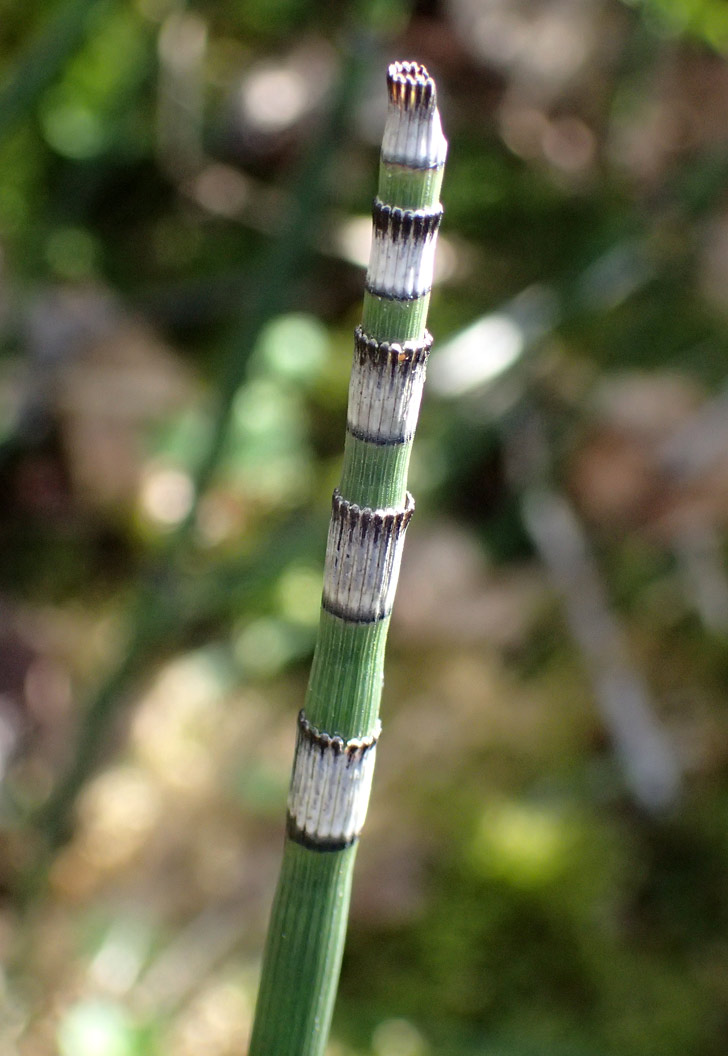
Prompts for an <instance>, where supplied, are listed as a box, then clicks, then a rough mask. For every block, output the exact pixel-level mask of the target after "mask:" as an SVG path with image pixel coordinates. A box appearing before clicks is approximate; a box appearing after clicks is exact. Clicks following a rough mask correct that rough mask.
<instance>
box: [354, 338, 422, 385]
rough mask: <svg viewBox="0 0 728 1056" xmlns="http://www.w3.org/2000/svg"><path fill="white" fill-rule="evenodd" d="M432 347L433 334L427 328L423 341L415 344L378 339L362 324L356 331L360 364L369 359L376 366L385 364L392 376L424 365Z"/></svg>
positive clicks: (364, 363)
mask: <svg viewBox="0 0 728 1056" xmlns="http://www.w3.org/2000/svg"><path fill="white" fill-rule="evenodd" d="M431 348H432V334H431V333H430V332H429V330H425V334H424V338H423V340H422V343H421V344H419V345H415V344H413V343H408V342H405V343H404V344H400V342H398V341H377V340H376V338H373V337H369V335H368V334H365V333H364V331H363V330H362V328H361V327H360V326H357V328H356V330H355V331H354V350H355V353H356V356H357V359H358V361H359V365H360V366H362V367H363V366H365V365H366V363H367V361H369V362H370V363H371V364H372V365H373V366H374V367H381V366H382V365H383V364H385V365H386V366H387V367H389V370H390V372H391V375H392V378H394V376H395V375H396V373H397V371H398V370H402V371H405V372H406V371H408V370H410V369H412V368H414V367H418V366H420V365H424V364H425V363H426V362H427V357H428V356H429V354H430V349H431Z"/></svg>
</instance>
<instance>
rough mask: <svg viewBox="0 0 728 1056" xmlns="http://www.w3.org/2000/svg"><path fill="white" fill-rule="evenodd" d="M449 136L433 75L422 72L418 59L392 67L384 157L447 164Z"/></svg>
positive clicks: (419, 164)
mask: <svg viewBox="0 0 728 1056" xmlns="http://www.w3.org/2000/svg"><path fill="white" fill-rule="evenodd" d="M446 156H447V140H446V139H445V137H444V136H443V134H442V125H441V124H440V114H439V113H438V110H437V106H436V100H435V85H434V83H433V81H432V80H431V78H429V77H427V78H425V79H423V78H422V76H421V70H420V67H418V66H417V64H416V63H399V64H397V68H396V69H395V67H394V66H390V68H389V109H388V112H387V121H386V124H385V126H384V138H383V139H382V160H383V161H384V162H389V163H390V164H395V165H406V166H408V167H409V168H412V169H435V168H439V166H440V165H444V164H445V158H446Z"/></svg>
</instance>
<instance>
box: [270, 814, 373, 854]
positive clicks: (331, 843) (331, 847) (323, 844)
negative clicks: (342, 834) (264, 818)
mask: <svg viewBox="0 0 728 1056" xmlns="http://www.w3.org/2000/svg"><path fill="white" fill-rule="evenodd" d="M286 836H287V837H288V839H289V840H293V842H294V843H299V844H300V845H301V847H306V848H307V849H308V850H309V851H323V852H326V851H345V850H346V848H347V847H352V846H353V845H354V844H355V843H356V841H357V840H358V839H359V834H358V833H357V835H356V836H352V838H351V839H350V840H336V839H332V838H331V837H330V836H328V837H326V839H316V837H315V836H311V835H310V834H309V833H308V832H303V831H302V830H301V829H299V827H298V825H297V824H296V819H295V818H293V817H291V815H290V814H287V815H286Z"/></svg>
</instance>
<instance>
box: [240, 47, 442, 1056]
mask: <svg viewBox="0 0 728 1056" xmlns="http://www.w3.org/2000/svg"><path fill="white" fill-rule="evenodd" d="M387 84H388V89H389V109H388V115H387V122H386V126H385V130H384V139H383V142H382V155H381V165H380V172H379V188H378V195H377V197H376V199H375V201H374V208H373V240H372V250H371V256H370V261H369V268H368V271H367V278H366V290H365V294H364V311H363V318H362V324H361V326H360V327H359V328H358V329H357V331H356V334H355V347H354V362H353V368H352V374H351V383H350V386H349V407H348V414H347V432H346V445H345V450H344V464H343V468H342V479H341V484H340V487H339V488H338V489H337V490H336V491H335V492H334V498H333V504H332V514H331V523H330V526H329V534H328V541H327V546H326V560H325V570H324V588H323V597H322V603H321V620H320V625H319V633H318V640H317V644H316V650H315V654H314V659H313V665H312V668H311V677H310V680H309V686H308V692H307V694H306V701H305V707H304V709H303V710H302V711H301V712H300V714H299V717H298V739H297V743H296V752H295V757H294V763H293V774H292V778H291V786H290V791H289V796H288V821H287V828H286V842H285V848H284V855H283V865H282V868H281V874H280V878H279V881H278V888H277V891H276V896H275V900H274V903H273V909H272V913H271V921H270V925H269V931H268V940H267V945H266V950H265V955H264V959H263V970H262V976H261V982H260V991H259V994H258V1004H257V1008H256V1015H255V1022H254V1025H253V1034H252V1038H251V1043H250V1050H249V1056H321V1054H322V1053H323V1051H324V1048H325V1045H326V1040H327V1037H328V1032H329V1026H330V1022H331V1014H332V1011H333V1005H334V999H335V996H336V988H337V984H338V978H339V969H340V966H341V954H342V950H343V945H344V938H345V934H346V922H347V915H348V907H349V895H350V891H351V878H352V870H353V865H354V858H355V855H356V845H357V839H358V837H359V833H360V832H361V829H362V826H363V824H364V818H365V815H366V810H367V804H368V800H369V790H370V787H371V780H372V773H373V769H374V757H375V752H376V745H377V740H378V737H379V731H380V723H379V701H380V696H381V689H382V679H383V669H384V648H385V643H386V637H387V631H388V627H389V618H390V614H391V611H392V604H393V601H394V593H395V590H396V585H397V576H398V573H399V563H400V559H401V556H402V547H403V544H404V536H405V532H406V529H407V525H408V523H409V521H410V518H411V516H412V512H413V509H414V501H413V499H412V496H411V495H410V494H409V493H408V492H407V469H408V465H409V456H410V450H411V447H412V440H413V437H414V432H415V426H416V424H417V416H418V413H419V407H420V400H421V398H422V387H423V384H424V380H425V367H426V362H427V356H428V354H429V351H430V346H431V344H432V338H431V337H430V335H429V334H428V332H427V330H426V329H425V322H426V318H427V308H428V304H429V298H430V287H431V284H432V270H433V264H434V252H435V242H436V238H437V230H438V227H439V224H440V218H441V216H442V206H441V205H440V202H439V196H440V186H441V183H442V173H443V166H444V163H445V155H446V152H447V143H446V141H445V139H444V137H443V135H442V129H441V127H440V117H439V113H438V110H437V103H436V97H435V83H434V81H433V80H432V78H431V77H430V76H429V74H428V73H427V70H426V69H425V68H424V66H421V65H419V64H418V63H414V62H398V63H393V64H392V65H391V66H390V67H389V70H388V76H387Z"/></svg>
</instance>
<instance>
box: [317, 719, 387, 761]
mask: <svg viewBox="0 0 728 1056" xmlns="http://www.w3.org/2000/svg"><path fill="white" fill-rule="evenodd" d="M297 721H298V730H299V733H300V735H301V737H303V738H305V739H306V740H307V741H309V743H310V744H313V745H315V746H316V747H317V748H319V749H320V751H321V754H322V755H323V754H324V752H326V751H328V750H329V749H331V751H332V752H333V753H334V755H341V754H342V753H345V754H346V755H348V756H349V760H350V761H353V760H354V759H355V758H356V757H357V756H359V757H360V758H362V759H363V758H364V756H365V755H366V753H367V752H368V751H369V750H370V749H371V748H374V746H375V745H376V743H377V741H378V740H379V734H380V732H381V730H380V729H379V728H377V730H376V731H375V732H374V733H370V734H369V735H368V736H367V737H350V738H349V740H348V741H346V740H344V738H343V737H341V736H340V735H339V734H338V733H334V734H331V733H324V732H323V731H322V730H319V729H317V728H316V727H315V726H314V725H313V723H311V722H309V721H308V719H307V718H306V711H305V709H304V708H301V710H300V711H299V713H298V720H297ZM377 726H379V723H377Z"/></svg>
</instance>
